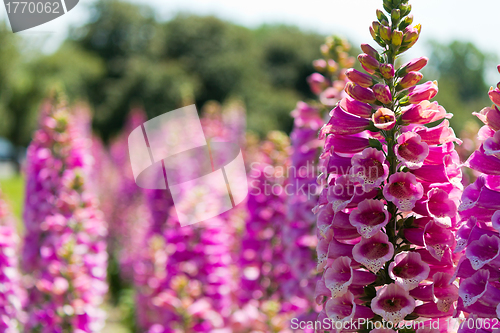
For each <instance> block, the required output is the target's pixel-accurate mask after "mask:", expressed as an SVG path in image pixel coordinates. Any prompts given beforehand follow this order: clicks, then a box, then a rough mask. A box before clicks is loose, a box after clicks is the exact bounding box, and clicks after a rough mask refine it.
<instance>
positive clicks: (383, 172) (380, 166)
mask: <svg viewBox="0 0 500 333" xmlns="http://www.w3.org/2000/svg"><path fill="white" fill-rule="evenodd" d="M351 161H352V168H351V176H352V180H354V181H358V182H360V183H361V185H362V186H363V189H364V191H370V190H372V189H374V188H376V187H378V186H380V184H382V182H383V181H384V180H385V179H386V178H387V175H388V174H389V168H388V166H387V165H386V164H385V156H384V153H383V152H381V151H379V150H377V149H375V148H366V149H364V150H363V152H361V153H358V154H355V155H354V156H353V157H352V160H351Z"/></svg>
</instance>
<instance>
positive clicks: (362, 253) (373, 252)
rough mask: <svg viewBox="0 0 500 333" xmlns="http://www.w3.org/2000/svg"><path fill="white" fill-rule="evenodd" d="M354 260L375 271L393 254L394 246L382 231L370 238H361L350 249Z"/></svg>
mask: <svg viewBox="0 0 500 333" xmlns="http://www.w3.org/2000/svg"><path fill="white" fill-rule="evenodd" d="M352 255H353V257H354V260H356V261H357V262H359V263H361V264H363V265H364V266H365V267H366V268H368V269H369V270H370V271H371V272H373V273H377V272H378V271H379V270H380V269H381V268H382V267H383V266H384V264H385V263H386V262H387V261H389V260H390V259H391V258H392V256H393V255H394V246H393V245H392V244H391V243H390V242H389V238H388V237H387V235H386V234H384V233H382V232H380V231H379V232H378V233H376V234H375V235H374V236H372V237H371V238H361V241H360V242H359V243H358V244H356V245H354V248H353V249H352Z"/></svg>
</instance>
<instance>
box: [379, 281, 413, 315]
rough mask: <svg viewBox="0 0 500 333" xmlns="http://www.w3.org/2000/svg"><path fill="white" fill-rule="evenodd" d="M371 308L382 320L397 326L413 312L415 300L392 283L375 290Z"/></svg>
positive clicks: (406, 291)
mask: <svg viewBox="0 0 500 333" xmlns="http://www.w3.org/2000/svg"><path fill="white" fill-rule="evenodd" d="M371 308H372V310H373V312H374V313H376V314H378V315H379V316H381V317H382V318H383V319H384V320H386V321H388V322H391V323H393V324H397V323H399V322H400V321H402V320H403V319H404V318H405V317H406V316H407V315H409V314H410V313H412V312H413V310H414V309H415V300H414V299H413V297H411V296H410V295H409V294H408V290H405V289H404V288H402V287H400V286H398V285H397V284H395V283H392V284H390V285H388V286H384V287H382V288H380V289H379V290H377V296H376V297H375V298H374V299H373V300H372V302H371Z"/></svg>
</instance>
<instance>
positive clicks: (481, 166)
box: [465, 146, 500, 175]
mask: <svg viewBox="0 0 500 333" xmlns="http://www.w3.org/2000/svg"><path fill="white" fill-rule="evenodd" d="M465 166H468V167H469V168H471V169H474V170H477V171H479V172H482V173H486V174H488V175H500V159H498V158H496V157H495V156H491V155H486V153H485V151H484V147H483V146H481V147H480V148H479V149H478V150H476V151H475V152H474V153H472V155H471V156H470V157H469V159H468V160H467V161H466V162H465Z"/></svg>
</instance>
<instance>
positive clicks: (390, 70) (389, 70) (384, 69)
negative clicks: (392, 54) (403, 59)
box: [379, 64, 394, 79]
mask: <svg viewBox="0 0 500 333" xmlns="http://www.w3.org/2000/svg"><path fill="white" fill-rule="evenodd" d="M379 69H380V73H381V74H382V76H383V77H384V79H392V78H393V77H394V66H393V65H391V64H381V65H380V67H379Z"/></svg>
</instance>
